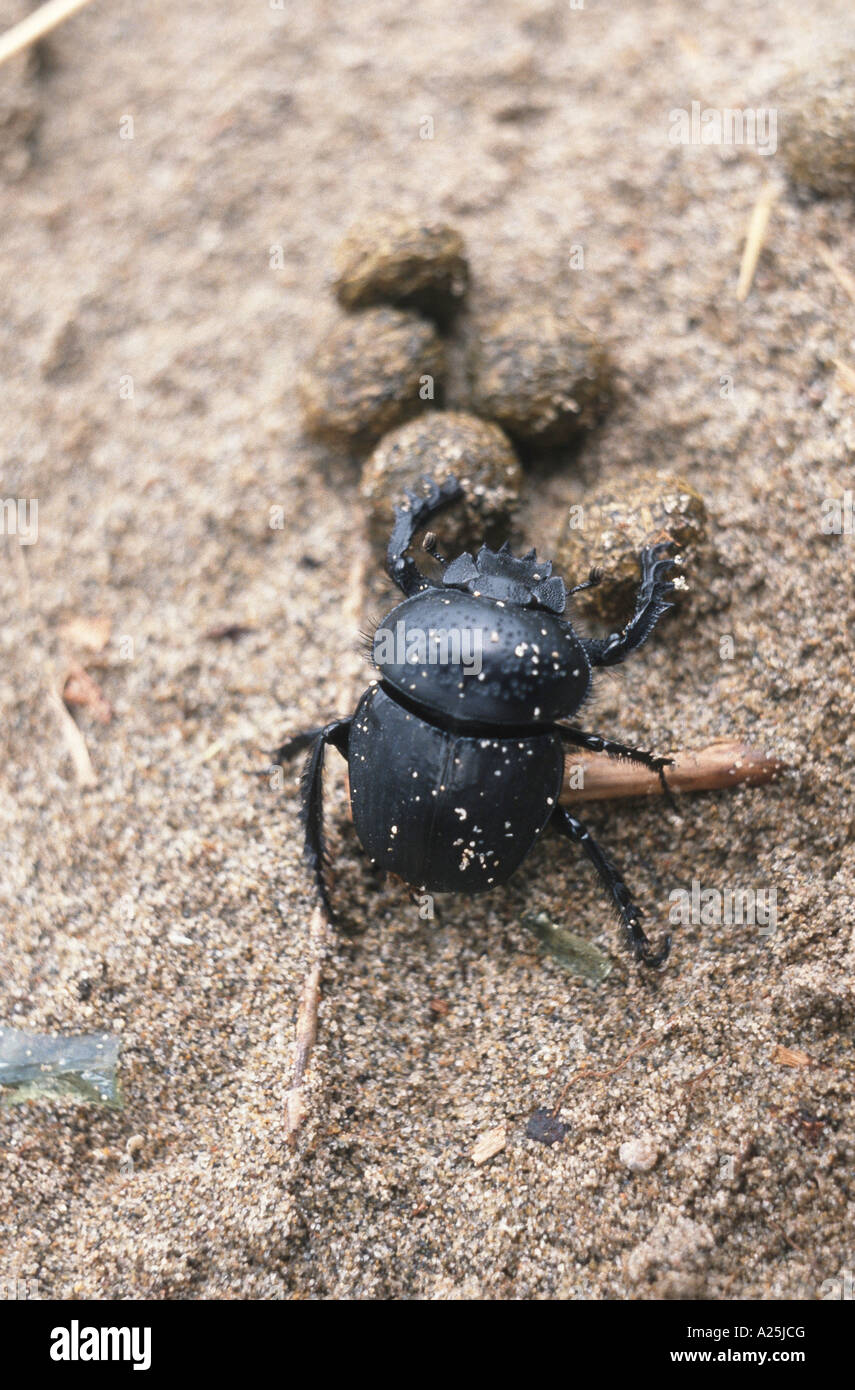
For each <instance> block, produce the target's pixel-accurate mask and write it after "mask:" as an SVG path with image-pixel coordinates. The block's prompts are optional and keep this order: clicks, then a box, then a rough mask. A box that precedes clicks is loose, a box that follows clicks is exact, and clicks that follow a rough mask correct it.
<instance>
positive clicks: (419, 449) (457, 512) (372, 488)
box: [360, 410, 522, 558]
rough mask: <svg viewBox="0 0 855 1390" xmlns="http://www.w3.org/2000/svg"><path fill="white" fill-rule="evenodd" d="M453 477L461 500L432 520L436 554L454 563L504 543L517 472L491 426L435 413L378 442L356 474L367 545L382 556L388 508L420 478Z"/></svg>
mask: <svg viewBox="0 0 855 1390" xmlns="http://www.w3.org/2000/svg"><path fill="white" fill-rule="evenodd" d="M425 476H429V477H432V478H433V479H434V480H435V481H436V482H438V483H442V482H444V481H445V479H446V478H449V477H452V476H454V477H455V478H457V480H458V481H459V482H460V483H461V485H462V487H463V493H464V495H463V498H462V499H461V501H459V502H457V503H455V505H454V506H452V507H450V508H449V509H448V510H447V511H445V512H443V513H442V515H441V516H440V517H438V518H437V523H436V525H437V533H438V535H439V549H440V550H441V551H442V552H443V553H445V554H446V555H448V556H449V558H453V557H454V556H455V555H458V554H459V553H460V552H461V551H463V550H472V549H477V548H478V547H479V546H480V545H481V544H487V545H492V546H496V545H499V544H501V543H502V542H503V541H505V540H507V539H508V535H509V532H510V528H511V524H512V521H513V517H514V514H515V511H516V507H517V501H518V498H519V492H520V487H521V485H522V470H521V468H520V466H519V463H518V461H517V457H516V454H515V453H514V450H513V447H512V445H511V443H510V441H509V440H508V438H507V436H506V435H505V434H504V433H503V432H502V430H500V429H499V426H498V425H494V424H491V423H490V422H489V421H487V420H479V419H478V417H477V416H475V415H468V414H466V412H464V411H459V410H434V411H431V412H429V413H428V414H425V415H421V416H419V417H418V418H417V419H415V420H411V421H410V422H409V423H408V424H406V425H402V426H401V427H400V428H399V429H396V430H393V431H392V432H391V434H387V435H384V437H383V439H381V441H380V443H379V444H378V445H377V448H376V449H375V450H374V452H373V454H372V455H371V457H370V458H369V459H367V461H366V463H365V465H364V467H363V470H362V483H361V486H360V493H361V496H362V500H363V502H364V503H365V504H366V508H367V513H368V528H369V534H370V536H371V539H372V541H374V543H375V544H376V545H377V546H378V548H380V549H382V550H383V551H385V547H386V542H387V540H388V537H389V532H390V530H391V528H392V523H393V508H394V505H395V504H396V503H398V502H401V501H402V500H403V497H404V490H405V489H406V488H411V489H413V490H415V491H417V492H418V491H420V490H423V484H422V478H423V477H425Z"/></svg>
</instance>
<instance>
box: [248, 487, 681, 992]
mask: <svg viewBox="0 0 855 1390" xmlns="http://www.w3.org/2000/svg"><path fill="white" fill-rule="evenodd" d="M422 482H423V494H422V493H416V492H414V491H413V492H411V491H408V492H407V493H406V501H405V502H404V503H402V504H401V505H400V506H398V507H396V509H395V522H394V526H393V529H392V534H391V537H390V539H389V545H388V550H387V555H386V569H387V571H388V574H389V576H390V578H391V579H392V580H393V581H394V582H395V584H396V585H397V586H398V588H399V589H400V590H401V592H402V593H403V595H404V601H403V602H402V603H399V604H398V605H397V607H396V608H394V609H393V610H392V612H391V613H390V614H389V615H388V616H387V617H386V618H385V619H384V620H383V622H382V623H381V624H380V625H379V626H378V627H377V628H376V630H375V631H374V634H373V638H370V639H369V641H370V645H371V657H372V661H373V665H374V666H375V668H376V669H377V672H378V678H377V679H375V680H374V681H372V682H371V684H370V685H369V687H368V689H367V690H366V691H365V693H364V695H363V696H362V698H361V699H360V701H359V704H358V705H357V708H356V713H355V714H353V715H352V716H351V717H350V718H349V719H336V720H333V722H332V723H330V724H327V725H325V726H324V727H323V728H317V729H312V730H309V731H307V732H305V733H301V734H297V735H296V736H295V737H293V738H291V739H289V740H288V741H287V742H286V743H284V744H283V745H282V746H281V747H280V748H279V749H277V750H276V752H275V753H274V754H273V758H274V760H275V761H276V762H278V763H283V762H284V761H285V760H286V759H288V758H290V757H291V756H293V755H294V754H295V753H298V752H300V751H301V750H302V749H305V748H307V747H311V751H310V753H309V756H308V760H307V763H306V768H305V771H304V773H303V779H302V788H301V795H302V821H303V826H304V830H305V858H306V861H307V863H308V865H309V867H310V869H311V871H312V873H313V875H314V878H315V882H316V884H317V890H318V893H319V895H320V898H321V901H322V903H323V905H324V907H325V909H326V911H327V913H328V914H329V916H330V917H331V918H332V916H333V913H332V907H331V904H330V901H329V895H328V892H327V887H326V883H325V880H324V868H325V849H324V835H323V805H322V774H323V765H324V753H325V751H326V748H327V746H328V745H330V744H331V745H332V746H333V747H335V748H337V749H338V751H339V752H340V753H341V754H342V756H343V757H344V758H345V759H346V761H347V763H348V769H349V780H350V802H351V809H352V813H353V824H354V828H355V830H356V834H357V836H358V838H359V840H360V843H361V844H362V847H363V849H364V850H365V851H366V853H367V854H368V856H369V858H370V860H371V862H372V863H373V864H376V865H377V866H378V867H379V868H381V869H383V870H387V871H389V872H390V873H394V874H397V875H398V877H399V878H401V879H403V880H404V881H405V882H406V883H408V884H410V885H411V886H412V887H413V888H415V889H417V890H418V891H420V892H423V893H435V892H451V893H465V894H474V893H483V892H487V891H489V890H490V889H491V888H495V887H498V886H499V885H500V884H502V883H505V882H506V881H507V880H508V878H510V876H511V874H512V873H513V872H514V870H515V869H516V868H518V867H519V865H520V864H521V863H522V861H523V859H525V857H526V855H527V854H528V852H529V850H530V849H531V848H532V846H533V845H534V844H535V843H536V841H537V840H538V839H539V838H540V836H541V834H542V833H543V831H544V830H545V829H546V827H547V826H548V825H549V826H553V827H554V828H555V829H556V830H557V831H559V833H560V834H562V835H564V836H566V837H567V839H569V840H572V841H574V842H575V843H576V844H578V845H580V846H581V847H582V849H583V851H584V852H585V853H586V854H587V856H588V858H589V859H590V860H591V863H592V864H593V865H594V868H595V869H596V871H597V873H598V874H599V876H600V879H601V881H602V883H603V886H604V887H605V889H606V891H607V892H608V894H609V895H610V897H611V900H612V902H613V904H614V906H615V908H616V909H617V912H618V915H619V917H620V921H621V924H622V926H623V928H624V930H625V932H626V934H627V939H628V944H629V945H630V947H631V948H632V950H633V951H634V953H635V957H636V959H637V960H640V961H642V962H644V963H645V964H646V965H649V966H653V967H656V966H659V965H662V964H663V962H664V961H665V959H666V958H667V955H668V951H669V949H670V937H666V939H665V941H664V944H663V945H662V947H661V948H660V949H659V950H658V951H656V952H654V951H653V950H652V948H651V946H650V943H649V941H648V939H647V937H646V936H645V934H644V931H643V930H642V927H641V925H640V916H641V913H640V910H639V909H638V908H637V907H636V906H635V904H634V903H633V901H632V897H631V895H630V892H629V890H628V888H627V887H626V884H625V883H624V882H623V880H622V878H621V876H620V874H619V873H618V871H617V869H616V868H615V867H614V865H613V864H612V863H611V862H610V861H609V859H608V858H607V856H606V855H605V854H604V852H603V850H602V849H601V848H600V846H599V845H598V844H597V842H596V841H595V840H594V839H593V838H592V837H591V834H590V832H589V831H588V830H587V829H586V828H585V826H584V825H583V824H582V822H581V821H580V820H577V818H576V817H575V816H573V815H571V813H570V812H569V811H568V810H567V809H566V808H565V807H563V806H560V805H559V804H558V798H559V794H560V792H561V783H562V777H563V773H564V751H563V750H564V746H565V745H569V746H571V747H574V748H584V749H589V750H592V751H595V752H602V753H605V754H608V755H610V756H611V757H615V758H626V759H629V760H631V761H632V762H636V763H641V764H642V765H643V766H644V767H647V768H650V769H651V770H653V771H654V772H656V773H657V774H658V775H659V778H660V780H661V781H662V783H663V788H664V789H665V790H666V791H667V790H668V788H667V783H666V782H665V774H664V769H665V767H667V766H669V765H670V760H669V759H667V758H659V757H654V756H653V754H651V753H648V752H645V751H643V750H642V749H638V748H631V747H627V746H626V745H625V744H622V743H615V742H614V741H613V740H611V739H605V738H601V737H600V736H599V735H598V734H590V733H586V732H584V730H582V729H580V728H578V727H577V726H576V725H574V724H570V723H566V722H563V721H565V720H568V719H569V718H570V717H571V716H572V715H573V714H574V713H575V712H576V711H577V710H578V709H579V708H580V706H581V705H582V704H583V702H584V700H585V699H586V698H587V696H588V694H589V691H590V688H591V674H592V670H593V668H595V667H599V666H617V665H618V664H619V662H621V661H624V660H625V659H626V657H628V656H629V654H630V652H633V651H635V650H636V648H637V647H640V646H641V644H642V643H643V642H644V641H645V640H646V639H647V637H649V635H650V633H651V632H652V631H653V628H654V627H655V625H656V623H657V622H658V620H659V619H660V618H661V616H662V614H663V613H665V612H666V611H667V610H668V609H669V608H670V607H671V604H670V603H669V602H668V598H669V596H670V595H671V593H672V592H673V589H674V584H673V582H672V580H671V579H670V577H669V575H670V572H671V569H672V567H673V565H674V563H675V561H674V558H673V557H672V555H671V545H670V543H665V544H659V545H655V546H652V547H648V548H646V549H644V550H642V552H641V555H640V564H641V582H640V584H639V587H638V592H637V595H636V601H635V611H634V613H633V615H632V617H631V618H630V620H629V622H628V623H627V624H626V626H625V627H624V629H623V630H622V631H621V632H614V633H612V634H611V635H610V636H609V637H604V638H598V637H583V636H580V635H579V634H578V633H577V632H576V631H575V630H574V628H573V624H572V623H571V621H570V620H569V618H566V617H563V616H562V614H563V613H564V610H565V607H566V605H567V599H568V597H571V596H572V595H573V594H576V593H579V592H580V591H581V590H583V589H587V588H590V587H591V586H592V585H593V584H596V583H598V582H599V578H600V576H599V574H598V572H597V571H592V573H591V575H590V577H589V578H588V580H587V581H586V582H585V583H584V584H578V585H576V587H575V588H573V589H571V590H570V591H569V594H568V591H567V590H566V588H565V585H564V581H563V580H562V579H561V578H560V577H559V576H558V575H553V573H552V566H551V564H549V563H548V562H544V561H542V560H538V558H537V555H536V552H535V551H534V550H530V551H529V552H528V553H527V554H526V555H522V556H515V555H513V554H512V553H511V551H510V549H509V547H508V543H507V542H505V544H504V545H503V546H502V547H501V549H500V550H498V551H493V550H490V549H488V548H487V547H486V546H482V548H481V549H480V550H479V552H478V555H477V557H476V558H473V557H472V555H470V554H469V553H468V552H464V554H462V555H459V556H458V557H457V559H455V560H452V561H451V562H449V561H447V560H446V559H444V558H443V556H442V555H441V554H440V553H439V551H438V549H437V545H436V538H435V536H433V534H432V533H430V532H429V533H428V535H427V536H426V537H425V540H424V542H423V544H424V548H425V550H426V551H427V552H428V553H429V554H430V555H431V556H433V558H434V559H435V560H436V561H437V562H438V564H439V565H440V566H441V580H440V581H439V582H435V581H433V580H431V579H430V578H428V577H427V575H426V574H425V573H424V572H423V571H422V570H421V569H420V568H419V567H418V566H417V565H416V563H415V561H414V560H413V559H412V558H411V557H410V556H408V555H407V551H408V549H409V548H410V546H411V545H412V543H413V539H414V537H415V536H416V534H417V532H419V531H421V530H423V529H424V528H426V527H429V525H430V523H431V522H432V521H433V519H434V518H435V517H436V516H437V515H438V514H439V513H440V512H441V511H442V510H443V509H444V508H446V507H448V506H450V505H451V504H452V503H453V502H456V501H457V500H458V499H459V498H460V497H461V495H462V491H463V490H462V487H461V485H460V483H459V482H458V481H457V479H455V478H447V479H445V480H444V481H443V482H442V484H437V483H436V482H435V481H434V480H433V479H431V478H424V479H423V480H422Z"/></svg>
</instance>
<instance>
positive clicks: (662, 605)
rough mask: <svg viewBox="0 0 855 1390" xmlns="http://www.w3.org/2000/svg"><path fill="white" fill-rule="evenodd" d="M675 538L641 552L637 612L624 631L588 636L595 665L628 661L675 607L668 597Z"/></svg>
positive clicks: (587, 644)
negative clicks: (663, 617) (663, 616)
mask: <svg viewBox="0 0 855 1390" xmlns="http://www.w3.org/2000/svg"><path fill="white" fill-rule="evenodd" d="M671 549H672V542H671V541H663V542H662V543H661V544H660V545H653V546H647V547H645V549H644V550H642V552H641V583H640V584H639V586H638V593H637V595H636V599H635V612H634V613H633V615H632V617H631V618H630V620H629V622H628V623H627V625H626V627H625V628H624V629H623V631H622V632H613V633H612V634H611V635H610V636H609V637H586V638H583V639H582V646H583V647H584V648H585V651H586V652H587V655H588V660H589V661H590V663H591V665H592V666H617V665H618V664H619V663H620V662H621V661H625V660H626V658H627V657H628V656H629V654H630V652H634V651H635V650H636V648H637V647H640V646H641V644H642V643H643V642H646V641H647V638H648V637H649V636H650V634H651V632H652V631H653V629H654V627H655V626H656V624H657V623H658V621H659V619H660V618H661V617H662V615H663V613H667V612H668V609H669V608H670V607H671V606H672V605H671V604H670V603H669V602H668V599H669V598H670V596H671V594H672V593H673V592H674V583H673V580H671V579H670V578H669V575H670V572H671V570H672V568H673V566H674V565H675V563H676V561H675V559H674V557H673V556H672V555H671V554H670V553H669V552H670V551H671Z"/></svg>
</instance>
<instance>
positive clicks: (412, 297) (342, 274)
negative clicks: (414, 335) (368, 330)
mask: <svg viewBox="0 0 855 1390" xmlns="http://www.w3.org/2000/svg"><path fill="white" fill-rule="evenodd" d="M336 272H337V274H336V279H335V284H334V288H335V293H336V298H337V299H338V301H339V303H340V304H342V305H343V306H344V308H345V309H362V308H365V307H367V306H368V305H372V304H399V305H409V306H411V307H413V308H416V309H418V310H419V311H420V312H422V313H424V314H426V315H427V316H428V317H429V318H433V319H436V320H437V321H438V322H440V323H442V324H446V323H448V322H449V321H450V320H451V318H452V317H453V315H454V313H455V311H456V310H457V308H458V307H459V306H460V304H461V303H462V301H463V297H464V295H465V294H466V287H467V285H468V283H469V266H468V264H467V261H466V256H465V253H464V247H463V238H462V237H461V236H460V233H459V232H456V231H455V230H454V228H453V227H448V226H445V225H444V224H443V223H440V222H414V221H412V220H411V219H407V218H402V217H374V218H370V219H368V220H366V221H364V222H360V223H358V224H357V225H356V226H354V227H352V228H351V229H350V231H349V232H348V234H347V236H346V237H345V239H344V241H343V242H342V243H341V245H340V246H339V248H338V252H337V253H336Z"/></svg>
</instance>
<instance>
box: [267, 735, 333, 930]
mask: <svg viewBox="0 0 855 1390" xmlns="http://www.w3.org/2000/svg"><path fill="white" fill-rule="evenodd" d="M352 723H353V720H352V719H334V720H333V721H332V723H331V724H327V725H326V727H325V728H323V729H311V730H307V731H306V732H305V733H302V734H297V735H295V737H294V738H292V739H289V740H288V742H287V743H283V745H282V747H281V748H279V749H277V751H276V752H275V753H274V754H273V761H274V762H277V763H281V762H282V761H283V759H285V758H288V757H291V756H292V755H293V754H295V753H298V752H299V751H300V750H301V749H303V748H306V747H307V746H308V745H309V744H311V745H312V749H311V752H310V753H309V756H308V759H307V761H306V766H305V768H304V769H303V776H302V779H301V782H300V798H301V806H300V818H301V820H302V822H303V830H304V840H303V857H304V859H305V860H306V863H307V864H308V866H309V869H310V870H311V872H312V874H313V876H314V879H315V886H316V887H317V890H318V897H319V898H320V900H321V903H322V904H323V907H324V910H325V912H326V914H327V916H328V917H329V919H330V921H332V920H333V918H334V914H333V910H332V906H331V904H330V900H329V894H328V893H327V886H326V883H325V882H324V868H325V866H326V850H325V846H324V805H323V771H324V753H325V752H326V749H327V745H328V744H332V746H333V748H337V749H338V751H339V753H341V755H342V757H343V758H345V760H346V759H347V744H348V738H349V735H350V726H351V724H352Z"/></svg>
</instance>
